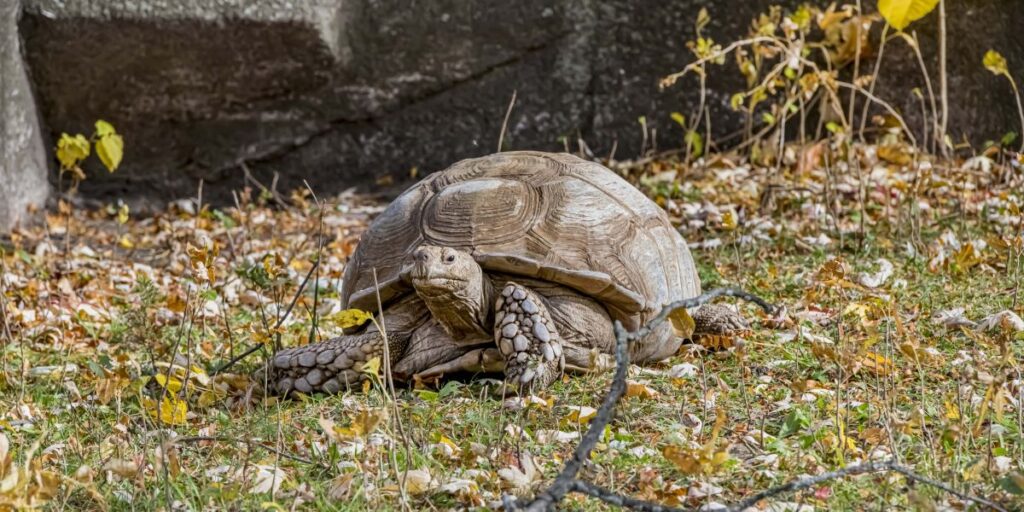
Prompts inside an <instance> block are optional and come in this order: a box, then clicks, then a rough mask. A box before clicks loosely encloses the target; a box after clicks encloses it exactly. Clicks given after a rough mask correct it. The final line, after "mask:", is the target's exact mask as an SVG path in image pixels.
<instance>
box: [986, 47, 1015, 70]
mask: <svg viewBox="0 0 1024 512" xmlns="http://www.w3.org/2000/svg"><path fill="white" fill-rule="evenodd" d="M981 63H982V64H983V65H984V66H985V69H987V70H989V71H991V72H992V73H993V74H995V75H1006V76H1010V69H1009V66H1007V64H1006V57H1003V55H1002V54H1001V53H999V52H997V51H995V50H989V51H987V52H985V57H983V58H982V59H981Z"/></svg>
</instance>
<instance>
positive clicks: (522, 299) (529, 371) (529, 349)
mask: <svg viewBox="0 0 1024 512" xmlns="http://www.w3.org/2000/svg"><path fill="white" fill-rule="evenodd" d="M494 310H495V314H494V341H495V342H496V343H497V344H498V349H499V350H501V354H502V355H503V356H504V357H505V377H506V379H507V380H508V381H509V382H510V383H512V384H514V385H517V386H519V387H520V388H527V387H534V388H543V387H545V386H547V385H548V384H550V383H551V382H552V381H554V380H555V378H556V377H557V376H558V374H559V373H561V371H562V369H563V368H565V357H564V356H563V355H562V344H561V342H560V338H559V336H558V331H557V330H556V329H555V322H554V321H553V320H552V319H551V315H550V313H549V312H548V309H547V306H545V305H544V302H543V300H542V299H541V298H540V297H539V296H538V295H537V294H536V293H534V292H533V291H532V290H530V289H529V288H527V287H525V286H522V285H519V284H516V283H511V282H510V283H508V284H507V285H505V287H504V289H502V291H501V293H500V294H499V296H498V299H497V302H496V304H495V308H494Z"/></svg>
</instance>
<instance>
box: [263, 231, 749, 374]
mask: <svg viewBox="0 0 1024 512" xmlns="http://www.w3.org/2000/svg"><path fill="white" fill-rule="evenodd" d="M403 278H404V279H406V280H407V281H408V282H409V283H410V284H411V285H412V287H413V289H414V290H415V293H414V294H409V295H408V296H406V297H404V298H403V299H401V300H399V301H398V302H397V303H395V304H393V305H391V306H389V307H388V308H387V309H386V310H385V311H384V314H383V315H378V317H377V322H378V323H381V324H383V325H384V326H385V330H386V332H387V345H386V346H385V343H384V336H383V335H382V334H381V333H380V332H379V331H378V329H377V327H376V326H375V325H373V324H370V325H369V326H368V327H367V328H365V329H364V330H363V331H362V332H359V333H354V334H348V335H344V336H340V337H338V338H334V339H332V340H329V341H326V342H323V343H318V344H314V345H307V346H303V347H296V348H291V349H287V350H283V351H281V352H279V353H278V354H277V355H275V356H274V358H273V360H272V362H271V367H270V372H271V373H270V379H271V383H272V387H273V388H274V389H275V390H276V391H277V392H279V393H282V394H287V393H290V392H292V391H300V392H303V393H310V392H326V393H334V392H338V391H339V390H342V389H346V388H348V387H351V386H354V385H358V384H360V383H361V382H362V381H363V380H365V379H366V378H367V376H366V375H365V374H364V373H362V372H361V371H360V368H361V366H362V363H364V362H365V361H367V360H369V359H371V358H373V357H380V358H382V359H383V358H384V356H385V351H386V355H387V359H388V361H389V362H390V364H391V368H392V371H393V374H394V376H395V378H397V379H400V380H409V379H432V378H437V377H441V376H442V375H445V374H450V373H454V372H463V371H465V372H496V371H504V373H505V375H506V378H507V380H508V382H509V383H510V384H512V385H514V386H516V387H519V388H523V389H525V388H531V387H537V388H541V387H544V386H547V385H548V384H550V383H551V382H552V381H554V380H555V379H556V378H557V377H558V376H559V375H560V374H561V372H562V371H564V370H566V369H570V370H574V371H590V370H598V369H604V368H607V367H610V366H611V364H612V359H611V357H610V355H609V354H611V352H612V349H613V347H614V334H613V330H612V320H611V317H610V316H609V314H608V312H607V311H606V310H605V308H604V306H602V305H601V304H600V303H598V302H597V301H595V300H594V299H592V298H590V297H587V296H585V295H583V294H581V293H579V292H576V291H574V290H572V289H570V288H567V287H565V286H561V285H557V284H553V283H549V282H545V281H539V280H534V279H523V278H518V277H515V276H504V275H490V274H487V273H485V272H484V270H483V269H482V268H481V267H480V265H479V264H477V262H476V261H475V260H474V259H473V257H472V256H471V255H470V254H468V253H466V252H463V251H459V250H456V249H452V248H449V247H435V246H422V247H419V248H418V249H417V250H416V251H414V252H413V254H412V258H411V261H410V262H409V266H408V267H407V268H406V270H405V272H404V273H403ZM693 318H694V322H695V324H696V329H695V335H700V334H702V333H707V334H716V335H723V334H729V333H732V332H736V331H741V330H745V329H746V328H747V325H746V323H745V322H744V320H743V319H742V318H741V317H740V316H739V315H738V314H737V313H735V312H733V311H732V310H730V309H728V308H726V307H724V306H715V305H707V306H703V307H701V308H699V309H698V310H696V311H695V312H694V313H693ZM683 341H684V340H682V339H678V338H677V337H675V336H674V335H673V334H672V332H671V329H670V328H669V327H668V326H663V328H661V329H656V330H655V331H654V332H652V333H651V334H649V335H648V336H647V337H645V338H644V339H642V340H639V342H637V343H635V344H633V345H632V346H631V354H630V356H631V359H632V360H633V361H634V362H638V363H644V362H653V361H658V360H661V359H664V358H666V357H669V356H671V355H672V354H674V353H675V352H676V351H677V350H678V348H679V345H680V344H681V343H682V342H683Z"/></svg>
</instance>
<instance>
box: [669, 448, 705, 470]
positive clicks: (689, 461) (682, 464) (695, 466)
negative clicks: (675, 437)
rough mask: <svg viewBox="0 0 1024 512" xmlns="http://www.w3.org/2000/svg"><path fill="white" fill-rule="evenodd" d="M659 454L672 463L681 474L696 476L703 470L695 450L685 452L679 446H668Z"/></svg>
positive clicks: (684, 449)
mask: <svg viewBox="0 0 1024 512" xmlns="http://www.w3.org/2000/svg"><path fill="white" fill-rule="evenodd" d="M661 454H662V455H663V456H664V457H665V458H666V459H668V460H670V461H672V463H674V464H675V465H676V467H678V468H679V470H680V471H682V472H683V474H686V475H696V474H698V473H701V471H702V470H703V468H702V464H701V461H700V458H699V453H698V452H697V451H696V450H687V449H686V448H682V447H680V446H676V445H669V446H666V447H665V448H664V449H663V450H662V451H661Z"/></svg>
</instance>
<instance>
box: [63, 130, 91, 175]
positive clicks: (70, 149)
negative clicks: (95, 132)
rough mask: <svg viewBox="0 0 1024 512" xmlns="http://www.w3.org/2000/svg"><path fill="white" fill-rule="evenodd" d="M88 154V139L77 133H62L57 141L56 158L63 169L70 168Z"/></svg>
mask: <svg viewBox="0 0 1024 512" xmlns="http://www.w3.org/2000/svg"><path fill="white" fill-rule="evenodd" d="M87 156H89V139H86V138H85V136H84V135H82V134H78V135H75V136H74V137H72V136H70V135H68V134H66V133H62V134H61V136H60V140H58V141H57V160H60V166H61V167H62V168H64V169H71V168H73V167H75V166H76V165H78V162H81V161H82V160H85V157H87Z"/></svg>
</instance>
